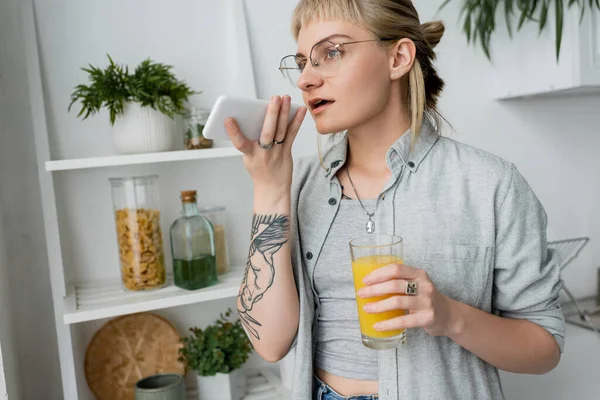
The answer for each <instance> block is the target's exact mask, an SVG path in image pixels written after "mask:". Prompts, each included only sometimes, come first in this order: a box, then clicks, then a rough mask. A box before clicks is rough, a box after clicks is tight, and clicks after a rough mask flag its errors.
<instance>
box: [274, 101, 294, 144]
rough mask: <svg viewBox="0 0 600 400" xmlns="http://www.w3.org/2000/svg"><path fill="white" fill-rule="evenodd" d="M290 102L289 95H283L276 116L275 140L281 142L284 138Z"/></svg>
mask: <svg viewBox="0 0 600 400" xmlns="http://www.w3.org/2000/svg"><path fill="white" fill-rule="evenodd" d="M290 102H291V98H290V96H283V97H282V98H281V108H280V109H279V116H278V118H277V128H276V132H275V141H276V142H280V143H283V142H284V140H285V134H286V131H287V125H288V119H289V116H290Z"/></svg>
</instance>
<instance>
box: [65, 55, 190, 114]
mask: <svg viewBox="0 0 600 400" xmlns="http://www.w3.org/2000/svg"><path fill="white" fill-rule="evenodd" d="M107 56H108V59H109V61H110V64H109V65H108V66H107V67H106V68H105V69H101V68H97V67H94V66H93V65H90V66H89V68H82V70H83V71H85V72H87V73H88V74H89V79H90V81H91V84H90V85H89V86H88V85H77V86H76V87H75V90H74V91H73V93H72V94H71V103H70V104H69V111H70V110H71V107H72V106H73V104H74V103H76V102H77V101H81V104H82V108H81V111H79V114H78V115H77V116H78V117H81V116H82V115H83V119H86V118H88V117H89V116H90V115H94V114H96V113H97V112H99V111H100V109H101V108H102V107H103V106H104V107H106V108H107V109H108V110H109V112H110V122H111V124H114V123H115V119H116V118H117V116H119V115H122V114H123V107H124V105H125V103H126V102H135V103H140V104H141V105H142V106H147V107H152V108H153V109H155V110H158V111H160V112H162V113H163V114H165V115H168V116H169V117H171V118H173V117H174V116H175V114H178V115H183V114H184V113H185V101H186V100H187V99H188V98H189V96H191V95H193V94H196V93H198V92H194V91H192V90H191V89H190V88H189V87H188V86H187V85H186V84H185V83H183V82H181V81H178V80H177V79H176V78H175V75H173V73H172V72H171V69H172V68H173V67H172V66H170V65H164V64H161V63H156V62H153V61H152V60H150V59H146V60H144V61H142V62H141V63H140V64H139V65H138V66H137V68H136V69H135V71H134V72H133V74H131V73H129V68H128V67H127V66H125V67H123V66H121V65H118V64H116V63H115V62H114V61H113V59H112V58H111V56H110V55H107Z"/></svg>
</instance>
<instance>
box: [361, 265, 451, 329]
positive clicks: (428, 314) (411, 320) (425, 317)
mask: <svg viewBox="0 0 600 400" xmlns="http://www.w3.org/2000/svg"><path fill="white" fill-rule="evenodd" d="M407 281H408V282H416V285H417V293H416V295H407V294H406V291H407ZM364 283H365V284H366V285H367V286H365V287H363V288H362V289H360V290H359V291H358V293H357V295H358V296H360V297H362V298H370V297H379V296H390V297H388V298H387V299H384V300H381V301H377V302H373V303H368V304H366V305H365V311H367V312H368V313H380V312H383V311H392V310H408V311H409V312H410V313H409V314H407V315H405V316H402V317H397V318H393V319H390V320H387V321H383V322H379V323H377V324H375V329H376V330H378V331H389V330H397V329H404V328H423V329H424V330H425V331H426V332H427V333H428V334H430V335H432V336H451V334H452V329H453V326H452V324H453V321H452V311H453V308H454V307H453V305H454V304H455V301H454V300H452V299H450V298H449V297H447V296H445V295H443V294H442V293H440V292H439V291H438V290H437V288H436V287H435V285H434V284H433V282H432V281H431V279H429V276H428V275H427V272H425V271H424V270H422V269H418V268H413V267H409V266H408V265H404V264H390V265H386V266H385V267H382V268H379V269H377V270H375V271H373V272H371V273H370V274H369V275H367V276H366V277H365V279H364Z"/></svg>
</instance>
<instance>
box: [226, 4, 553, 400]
mask: <svg viewBox="0 0 600 400" xmlns="http://www.w3.org/2000/svg"><path fill="white" fill-rule="evenodd" d="M443 30H444V29H443V25H442V24H441V23H439V22H437V23H428V24H424V25H421V24H420V22H419V18H418V15H417V12H416V10H415V8H414V6H413V5H412V2H411V1H410V0H393V1H392V0H301V1H300V3H299V4H298V6H297V8H296V10H295V13H294V21H293V32H294V35H295V38H296V39H297V43H298V54H296V55H292V56H288V57H286V58H284V59H283V60H282V63H281V70H282V72H284V73H285V74H286V76H288V77H289V78H290V79H291V82H292V83H293V84H296V85H297V86H298V87H299V88H300V89H301V90H302V94H303V98H304V102H305V104H306V107H307V108H308V110H310V112H311V114H312V116H313V118H314V120H315V122H316V126H317V130H318V131H319V133H320V134H321V135H329V136H330V139H332V140H328V143H329V148H328V149H327V150H326V151H324V152H322V153H321V152H320V157H319V158H318V159H317V158H314V159H312V158H311V159H303V160H300V162H298V163H297V164H296V165H294V166H293V167H292V157H291V147H292V143H293V141H294V139H295V137H296V134H297V132H298V129H299V127H300V125H301V123H302V120H303V118H304V116H305V113H306V108H302V109H300V110H299V111H298V113H297V114H296V115H295V118H294V119H293V121H292V122H291V123H290V124H289V125H288V124H287V115H288V113H289V102H290V98H289V97H288V96H284V97H283V98H280V97H274V98H273V99H272V102H271V105H270V106H269V109H268V112H267V117H266V120H265V123H264V127H263V131H262V134H261V139H260V141H259V142H258V143H253V142H250V141H248V140H247V139H245V137H244V136H243V134H242V132H240V130H239V127H238V126H237V124H236V123H235V121H234V120H232V119H230V120H228V121H227V122H226V125H227V129H228V131H229V135H230V137H231V140H232V141H233V143H234V145H235V146H236V147H237V148H238V149H239V150H240V151H242V152H243V153H244V163H245V166H246V168H247V170H248V171H249V173H250V175H251V177H252V180H253V182H254V218H253V227H252V240H251V245H250V254H249V257H248V269H247V273H246V276H245V278H244V282H243V284H242V286H241V288H240V295H239V299H238V309H239V312H240V317H241V318H242V321H243V323H244V326H245V327H246V330H247V333H248V336H249V337H250V338H251V340H252V343H253V345H254V347H255V349H256V351H257V352H258V353H259V354H260V355H261V356H262V357H263V358H265V359H266V360H268V361H271V362H276V361H278V360H280V359H281V358H283V357H284V356H285V355H286V354H287V353H288V352H289V350H290V349H291V348H294V347H295V349H296V358H295V368H294V379H293V389H292V390H293V398H294V399H297V400H300V399H302V400H304V399H309V398H313V399H342V398H348V397H351V396H358V397H351V398H357V399H375V398H379V399H386V400H387V399H501V398H503V393H502V388H501V385H500V380H499V376H498V369H502V370H505V371H511V372H515V373H529V374H543V373H546V372H548V371H550V370H552V369H553V368H554V367H555V366H556V365H557V363H558V361H559V359H560V352H561V349H562V345H563V340H564V319H563V316H562V313H561V309H560V305H559V299H558V292H559V290H560V288H561V281H560V278H559V269H558V267H557V264H556V262H555V259H554V258H553V257H552V255H551V254H550V252H549V250H548V249H547V247H546V214H545V212H544V209H543V207H542V205H541V204H540V202H539V201H538V199H537V198H536V196H535V194H534V193H533V192H532V190H531V188H530V187H529V185H528V184H527V182H526V181H525V179H524V178H523V177H522V176H521V175H520V174H519V172H518V171H517V170H516V168H515V167H514V165H512V164H511V163H508V162H506V161H504V160H502V159H500V158H499V157H496V156H494V155H491V154H489V153H486V152H484V151H481V150H478V149H475V148H472V147H470V146H466V145H464V144H461V143H458V142H456V141H454V140H451V139H448V138H445V137H442V136H440V134H439V126H440V124H439V120H440V118H439V115H438V114H437V110H436V102H437V99H438V96H439V95H440V92H441V90H442V87H443V82H442V80H441V79H440V78H439V77H438V75H437V73H436V71H435V69H434V67H433V65H432V62H433V59H434V57H435V56H434V52H433V46H435V45H436V44H437V43H438V42H439V40H440V38H441V36H442V34H443ZM335 132H343V133H341V134H340V133H337V134H335V135H330V134H332V133H335ZM321 155H322V156H321ZM292 170H293V172H294V173H293V175H294V177H293V179H292ZM292 182H293V184H292ZM365 226H367V228H368V231H369V233H375V234H378V233H379V234H380V233H384V234H393V235H397V236H400V237H402V238H403V240H404V252H405V257H404V263H405V264H401V265H399V264H393V265H388V266H385V267H383V268H381V269H379V270H378V271H377V272H375V273H372V274H371V275H370V279H371V280H370V281H369V282H367V283H368V286H367V288H366V289H365V290H364V291H361V292H360V293H358V294H356V293H355V291H354V287H353V283H352V282H353V280H352V279H353V278H352V271H351V266H350V254H349V251H348V242H349V241H350V240H351V239H353V238H354V237H356V236H360V235H368V234H369V233H367V232H366V231H365V229H366V228H365ZM407 288H413V289H416V293H415V291H412V292H410V293H408V294H412V295H410V296H406V294H407ZM376 295H377V296H382V295H386V296H390V297H389V298H387V299H386V300H383V301H380V302H377V303H374V304H373V306H372V307H371V308H370V309H369V310H367V311H368V312H371V313H381V312H383V311H389V310H409V313H408V314H407V315H405V316H402V317H397V318H393V319H391V320H388V321H386V322H384V323H382V324H381V325H380V326H378V327H377V329H378V330H380V331H386V330H397V329H403V328H406V329H407V332H408V342H407V343H406V344H404V345H401V346H398V347H397V348H395V349H390V350H382V351H373V350H370V349H368V348H366V347H365V346H363V345H362V344H361V338H360V332H359V325H358V320H357V318H358V316H357V311H356V303H355V298H356V296H361V297H364V298H369V297H373V296H376Z"/></svg>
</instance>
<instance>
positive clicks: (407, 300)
mask: <svg viewBox="0 0 600 400" xmlns="http://www.w3.org/2000/svg"><path fill="white" fill-rule="evenodd" d="M420 303H421V299H419V298H417V297H410V296H390V297H388V298H387V299H383V300H381V301H374V302H372V303H367V304H365V305H364V306H363V310H365V311H366V312H368V313H369V314H378V313H382V312H386V311H397V310H419V309H421V308H422V307H421V304H420Z"/></svg>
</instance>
